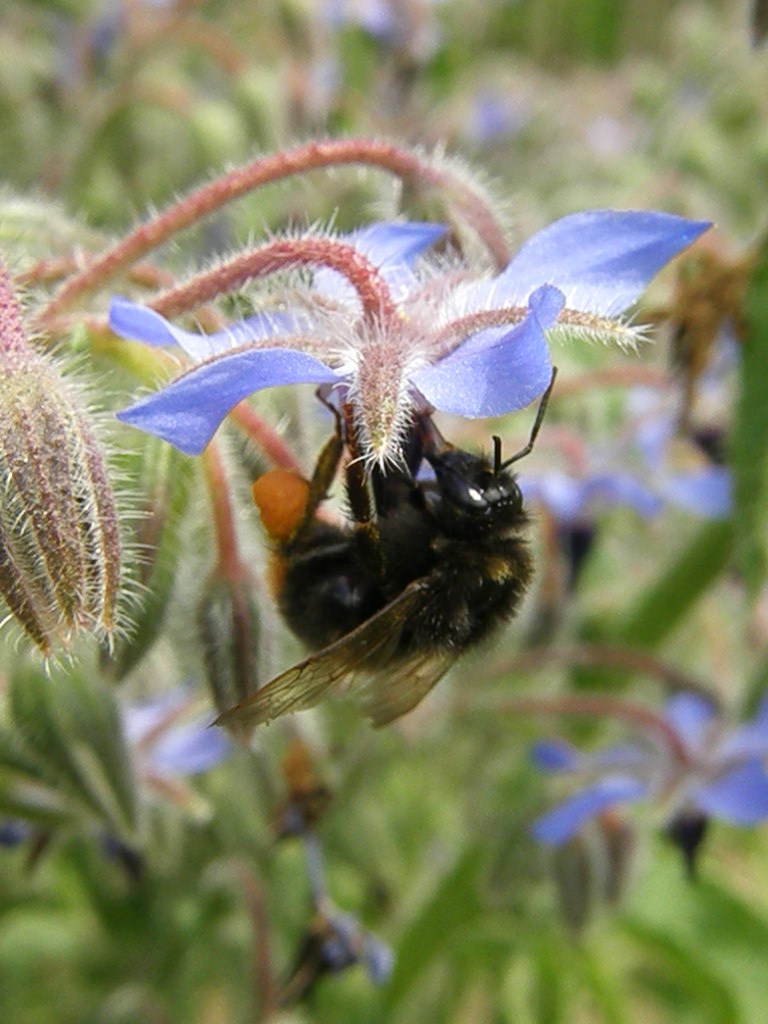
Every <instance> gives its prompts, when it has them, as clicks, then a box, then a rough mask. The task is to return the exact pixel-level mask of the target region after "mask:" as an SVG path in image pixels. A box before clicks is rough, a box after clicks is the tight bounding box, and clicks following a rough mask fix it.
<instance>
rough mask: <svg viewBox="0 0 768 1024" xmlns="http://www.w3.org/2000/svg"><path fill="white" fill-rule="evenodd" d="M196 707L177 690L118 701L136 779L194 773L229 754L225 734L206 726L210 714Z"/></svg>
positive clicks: (156, 779) (153, 780)
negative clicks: (147, 698)
mask: <svg viewBox="0 0 768 1024" xmlns="http://www.w3.org/2000/svg"><path fill="white" fill-rule="evenodd" d="M197 706H198V704H197V701H195V700H194V699H193V698H190V696H189V695H188V694H187V693H186V692H185V691H184V690H183V689H181V688H179V689H176V690H173V691H171V692H169V693H166V694H163V695H162V696H160V697H155V698H152V699H151V700H146V701H142V702H140V703H132V704H125V705H123V707H122V709H121V717H122V723H123V730H124V733H125V738H126V740H127V743H128V746H129V749H130V751H131V754H132V756H133V760H134V766H135V770H136V773H137V775H138V776H139V778H140V779H142V780H143V781H145V782H147V783H149V784H150V785H152V784H155V783H157V782H162V781H164V780H173V779H179V778H182V777H185V776H189V775H198V774H200V773H201V772H204V771H207V770H208V769H209V768H212V767H213V766H214V765H216V764H218V763H219V761H221V760H222V759H223V758H225V757H226V756H227V755H228V754H229V753H230V751H231V745H230V743H229V740H228V739H227V737H226V735H225V733H224V732H223V731H222V730H221V729H212V728H211V716H210V714H205V713H204V714H200V713H199V712H198V711H196V710H195V709H196V707H197ZM165 791H166V790H164V792H165Z"/></svg>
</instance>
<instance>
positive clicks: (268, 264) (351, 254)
mask: <svg viewBox="0 0 768 1024" xmlns="http://www.w3.org/2000/svg"><path fill="white" fill-rule="evenodd" d="M318 265H319V266H325V267H330V268H331V269H332V270H335V271H337V272H338V273H340V274H343V275H344V277H346V279H347V280H348V281H349V283H350V284H351V285H352V286H353V288H354V289H355V291H356V292H357V294H358V296H359V298H360V302H361V304H362V307H363V315H364V317H365V318H366V320H368V321H372V322H375V323H383V324H392V323H394V322H395V321H396V319H397V316H398V313H397V307H396V306H395V303H394V302H393V300H392V296H391V294H390V291H389V288H388V287H387V284H386V282H385V281H384V278H383V277H382V276H381V274H379V272H378V270H377V269H376V267H375V266H374V265H373V263H371V261H370V260H369V259H367V258H366V257H365V256H363V255H362V253H360V252H358V250H357V249H355V247H354V246H352V245H346V244H345V243H343V242H337V241H334V240H333V239H331V238H318V237H307V238H279V239H275V240H274V241H272V242H267V243H266V245H263V246H261V247H260V248H258V249H253V250H251V251H250V252H245V253H241V254H240V255H239V256H236V257H235V258H234V259H231V260H229V261H228V262H226V263H223V264H221V266H218V267H215V268H214V269H213V270H209V271H206V272H204V273H202V274H197V275H196V276H195V277H193V278H192V279H191V280H189V281H187V282H186V283H185V284H182V285H179V286H178V287H177V288H172V289H170V290H169V291H167V292H163V293H162V294H161V295H158V296H156V297H155V298H154V299H153V300H152V302H151V303H150V304H149V305H150V306H151V307H152V309H154V310H155V311H156V312H158V313H160V314H162V315H163V316H166V317H172V316H178V315H179V314H180V313H187V312H189V311H190V310H191V309H195V308H196V307H197V306H200V305H202V304H203V303H205V302H208V301H210V300H211V299H213V298H216V296H218V295H223V294H225V293H226V292H229V291H232V290H234V289H236V288H239V287H241V286H242V285H243V284H245V282H246V281H248V280H251V279H252V278H255V277H263V276H265V275H266V274H272V273H275V272H276V271H278V270H284V269H287V268H291V267H300V266H318Z"/></svg>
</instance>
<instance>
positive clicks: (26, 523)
mask: <svg viewBox="0 0 768 1024" xmlns="http://www.w3.org/2000/svg"><path fill="white" fill-rule="evenodd" d="M0 408H2V420H1V421H0V594H1V595H2V597H3V598H4V600H5V603H6V604H7V606H8V608H9V610H10V611H11V613H12V614H13V615H14V616H15V618H16V619H17V620H18V622H19V623H20V624H21V626H22V627H23V628H24V630H25V631H26V633H27V635H28V636H29V637H30V638H31V639H32V640H33V641H34V642H35V643H36V644H37V646H38V647H39V648H40V649H41V650H42V651H43V653H44V654H46V655H49V654H51V653H53V652H54V651H55V649H56V648H57V647H60V646H66V645H67V644H68V643H69V641H70V640H71V638H72V637H73V635H74V634H76V633H78V632H81V631H84V632H90V633H96V634H104V633H106V634H109V633H111V631H112V629H113V627H114V624H115V605H116V600H117V593H118V583H119V572H120V538H119V531H118V525H117V513H116V510H115V505H114V499H113V495H112V489H111V487H110V483H109V479H108V477H107V473H106V469H105V464H104V457H103V454H102V451H101V449H100V446H99V444H98V442H97V440H96V437H95V435H94V432H93V430H92V428H91V425H90V423H89V420H88V418H87V416H86V415H85V413H84V412H83V411H82V410H81V409H80V407H79V405H78V403H77V402H76V400H75V399H74V397H73V396H72V394H71V393H70V390H69V388H68V387H67V385H66V383H65V381H64V380H63V379H62V378H61V376H60V374H59V372H58V371H57V369H56V367H55V366H54V365H53V364H52V363H51V362H50V361H49V360H47V359H46V358H44V357H43V356H42V355H40V354H38V353H37V352H36V351H35V350H34V349H33V348H32V347H31V346H30V345H29V344H28V342H27V340H26V338H25V336H24V331H23V327H22V324H21V317H20V313H19V307H18V305H17V303H16V300H15V298H14V296H13V293H12V291H11V287H10V282H9V280H8V276H7V274H6V272H5V270H4V268H3V267H2V265H0Z"/></svg>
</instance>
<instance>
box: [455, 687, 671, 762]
mask: <svg viewBox="0 0 768 1024" xmlns="http://www.w3.org/2000/svg"><path fill="white" fill-rule="evenodd" d="M475 708H477V710H483V711H492V712H493V713H494V714H514V715H578V716H586V717H589V718H612V719H615V720H616V721H619V722H625V723H627V724H629V725H632V726H635V727H636V728H639V729H642V730H643V732H646V733H648V734H649V735H651V736H652V737H653V738H654V739H657V740H661V742H662V743H663V744H664V745H665V746H666V747H667V748H668V750H669V753H670V755H671V756H672V757H673V758H674V759H675V760H676V761H677V762H678V763H679V764H687V763H688V762H689V761H690V757H689V755H688V751H687V750H686V748H685V744H684V743H683V741H682V739H681V738H680V736H679V735H678V734H677V732H675V730H674V729H673V728H672V726H671V725H670V724H669V722H667V721H666V720H665V719H664V718H662V716H661V715H660V714H658V713H657V712H655V711H651V710H650V709H648V708H644V707H642V706H641V705H639V704H633V703H632V702H630V701H626V700H621V699H620V698H617V697H605V696H602V695H594V694H568V695H565V696H556V697H507V698H505V699H503V700H498V701H493V702H492V703H489V704H488V705H480V706H474V705H473V710H475Z"/></svg>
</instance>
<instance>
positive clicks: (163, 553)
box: [104, 440, 195, 680]
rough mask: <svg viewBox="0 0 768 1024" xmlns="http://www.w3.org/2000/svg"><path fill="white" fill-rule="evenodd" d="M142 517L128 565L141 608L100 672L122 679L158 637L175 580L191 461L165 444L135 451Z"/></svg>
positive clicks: (192, 474)
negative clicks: (143, 501) (137, 551)
mask: <svg viewBox="0 0 768 1024" xmlns="http://www.w3.org/2000/svg"><path fill="white" fill-rule="evenodd" d="M140 457H141V460H142V468H143V474H142V475H143V481H142V482H143V489H144V492H145V494H146V495H147V497H146V505H145V509H144V512H145V515H144V516H143V518H142V519H141V520H140V525H139V530H138V536H137V538H136V542H137V544H138V546H139V548H140V552H141V557H140V559H139V560H137V564H136V565H135V566H134V571H135V575H136V577H137V579H136V581H135V582H136V585H137V586H138V588H139V589H140V592H141V603H140V605H139V607H138V611H136V612H135V614H134V615H133V623H132V626H131V628H130V630H129V632H128V635H127V636H124V637H120V638H119V639H118V640H117V642H116V644H115V647H114V650H113V651H112V653H111V654H105V656H104V668H105V670H106V671H107V672H108V674H109V675H110V676H111V677H112V678H113V679H115V680H120V679H122V678H123V677H124V676H125V675H127V674H128V672H130V671H131V669H133V668H134V667H135V666H136V665H137V664H138V663H139V661H141V659H142V658H143V657H144V655H145V654H146V653H147V652H148V651H149V650H150V648H151V647H152V645H153V644H154V642H155V640H157V638H158V636H159V635H160V631H161V629H162V626H163V621H164V617H165V611H166V608H167V606H168V602H169V600H170V597H171V593H172V591H173V585H174V581H175V578H176V568H177V557H178V554H179V545H180V542H181V537H180V527H181V521H182V518H183V515H184V512H185V511H186V509H187V504H188V501H189V493H190V489H191V486H192V482H193V480H194V477H195V461H194V460H193V459H190V458H189V457H188V456H186V455H182V454H181V452H178V451H177V450H176V449H175V448H173V447H172V446H171V445H169V444H165V442H162V441H155V440H151V441H149V442H148V444H147V445H146V447H145V448H144V449H143V450H142V452H141V456H140Z"/></svg>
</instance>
